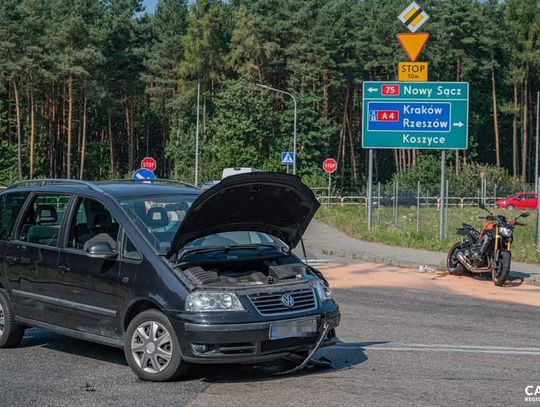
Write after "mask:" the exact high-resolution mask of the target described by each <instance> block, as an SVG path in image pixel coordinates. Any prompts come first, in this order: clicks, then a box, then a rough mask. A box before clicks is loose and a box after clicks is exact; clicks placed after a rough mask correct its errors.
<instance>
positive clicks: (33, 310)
mask: <svg viewBox="0 0 540 407" xmlns="http://www.w3.org/2000/svg"><path fill="white" fill-rule="evenodd" d="M318 207H319V203H318V201H317V200H316V198H315V196H314V195H313V193H312V192H311V190H310V189H309V188H307V187H306V186H305V185H304V184H302V183H301V182H300V180H299V178H297V177H295V176H292V175H287V174H278V173H262V172H259V173H249V174H241V175H236V176H232V177H228V178H226V179H224V180H223V181H221V182H220V183H219V184H217V185H216V186H214V187H212V188H210V189H208V190H206V191H204V192H202V191H201V190H200V189H198V188H195V187H193V186H191V185H189V184H185V183H182V182H179V181H170V180H157V181H152V182H139V181H130V180H119V181H109V182H99V183H98V182H96V183H91V182H85V181H76V180H55V179H50V180H30V181H21V182H18V183H15V184H13V185H11V186H10V187H8V188H7V189H6V190H5V191H4V192H3V193H2V194H0V256H1V260H2V267H3V268H2V270H1V272H0V347H12V346H16V345H17V344H18V343H19V342H20V341H21V339H22V337H23V335H24V330H25V328H26V327H41V328H45V329H49V330H51V331H55V332H57V333H61V334H65V335H69V336H73V337H76V338H80V339H84V340H88V341H94V342H98V343H102V344H106V345H110V346H115V347H120V348H123V349H124V352H125V355H126V359H127V361H128V363H129V366H130V367H131V368H132V369H133V371H134V372H135V373H136V374H137V375H138V376H139V377H140V378H141V379H145V380H152V381H165V380H171V379H174V378H178V377H180V376H182V375H183V374H184V373H185V372H186V371H187V369H188V367H189V365H190V364H191V363H208V364H213V363H256V362H262V361H268V360H276V359H281V358H285V357H288V356H291V355H293V354H296V355H298V354H300V355H306V356H305V357H306V358H309V357H310V355H312V354H313V350H314V348H316V347H319V346H327V345H329V344H332V343H335V342H336V340H337V338H336V333H335V327H336V326H338V324H339V320H340V313H339V308H338V306H337V305H336V303H335V302H334V300H333V299H332V296H331V292H330V290H329V288H328V282H327V281H326V280H325V278H324V276H323V275H322V274H321V273H320V272H319V271H317V270H316V269H314V268H313V267H310V266H309V265H307V264H305V263H304V262H302V261H301V260H300V259H299V258H298V257H296V256H295V255H294V254H293V253H292V252H291V250H292V249H293V248H294V247H295V246H296V245H297V244H298V243H299V242H300V241H301V239H302V234H303V233H304V231H305V230H306V228H307V226H308V225H309V223H310V221H311V219H312V217H313V215H314V214H315V211H316V210H317V209H318ZM310 351H311V352H310ZM297 359H298V358H297Z"/></svg>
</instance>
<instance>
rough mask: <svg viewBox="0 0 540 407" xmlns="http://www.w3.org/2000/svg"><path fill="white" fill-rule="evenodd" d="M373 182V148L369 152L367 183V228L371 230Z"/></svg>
mask: <svg viewBox="0 0 540 407" xmlns="http://www.w3.org/2000/svg"><path fill="white" fill-rule="evenodd" d="M372 184H373V150H369V152H368V184H367V229H368V230H371V203H372V202H373V199H372V196H371V195H372V193H371V186H372Z"/></svg>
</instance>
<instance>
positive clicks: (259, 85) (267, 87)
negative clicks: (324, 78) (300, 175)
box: [257, 83, 297, 175]
mask: <svg viewBox="0 0 540 407" xmlns="http://www.w3.org/2000/svg"><path fill="white" fill-rule="evenodd" d="M257 86H258V87H260V88H263V89H267V90H271V91H273V92H277V93H282V94H284V95H287V96H290V97H291V98H292V100H293V103H294V124H293V152H294V162H293V174H294V175H296V159H297V157H296V123H297V101H296V97H295V96H294V95H293V94H292V93H290V92H286V91H284V90H281V89H276V88H273V87H271V86H268V85H263V84H261V83H257Z"/></svg>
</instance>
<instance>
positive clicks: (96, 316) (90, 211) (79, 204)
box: [57, 197, 120, 338]
mask: <svg viewBox="0 0 540 407" xmlns="http://www.w3.org/2000/svg"><path fill="white" fill-rule="evenodd" d="M118 230H119V225H118V223H117V222H116V220H115V219H114V218H113V216H112V214H111V212H110V211H109V209H107V208H106V207H105V205H104V204H103V203H101V202H99V201H97V200H95V199H92V198H87V197H78V198H77V200H76V202H75V204H74V206H73V210H72V213H71V215H70V220H69V227H68V232H67V233H66V236H65V241H64V248H63V250H62V252H61V254H60V259H59V266H58V270H59V272H58V284H57V286H58V306H59V313H60V314H61V315H62V320H63V322H62V324H64V325H65V326H67V327H69V328H74V329H77V330H79V331H82V332H86V333H91V334H97V335H101V336H106V337H110V338H116V337H119V336H120V332H119V329H118V326H119V324H118V316H119V296H118V283H119V282H118V277H119V263H120V262H119V259H117V258H109V259H104V258H96V257H92V256H90V254H89V252H88V249H89V248H90V246H92V245H93V244H95V243H96V242H106V243H108V244H109V245H110V246H111V248H112V249H113V250H116V246H117V241H118Z"/></svg>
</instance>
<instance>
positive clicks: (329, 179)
mask: <svg viewBox="0 0 540 407" xmlns="http://www.w3.org/2000/svg"><path fill="white" fill-rule="evenodd" d="M331 188H332V174H331V173H328V206H330V190H331Z"/></svg>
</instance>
